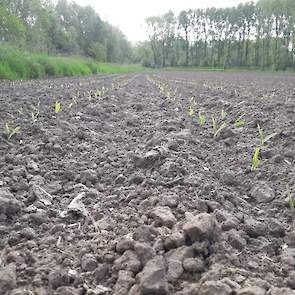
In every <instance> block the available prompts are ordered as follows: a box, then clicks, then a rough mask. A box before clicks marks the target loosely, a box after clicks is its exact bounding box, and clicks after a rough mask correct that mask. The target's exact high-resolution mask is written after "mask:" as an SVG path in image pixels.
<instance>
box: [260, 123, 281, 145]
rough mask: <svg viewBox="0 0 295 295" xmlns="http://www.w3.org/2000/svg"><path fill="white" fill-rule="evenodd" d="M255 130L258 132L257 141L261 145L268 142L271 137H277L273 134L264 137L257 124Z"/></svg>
mask: <svg viewBox="0 0 295 295" xmlns="http://www.w3.org/2000/svg"><path fill="white" fill-rule="evenodd" d="M257 128H258V132H259V140H260V143H261V145H264V144H265V143H266V142H268V141H269V140H271V139H272V138H273V137H275V136H276V135H277V133H276V132H274V133H272V134H270V135H268V136H264V132H263V129H262V128H261V127H260V125H259V124H257Z"/></svg>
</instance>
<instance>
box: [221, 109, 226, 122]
mask: <svg viewBox="0 0 295 295" xmlns="http://www.w3.org/2000/svg"><path fill="white" fill-rule="evenodd" d="M226 116H227V112H226V111H225V110H221V120H224V119H225V118H226Z"/></svg>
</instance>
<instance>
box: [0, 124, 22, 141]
mask: <svg viewBox="0 0 295 295" xmlns="http://www.w3.org/2000/svg"><path fill="white" fill-rule="evenodd" d="M20 130H21V128H20V127H19V126H17V127H15V128H11V127H10V126H9V124H8V123H5V127H4V134H5V135H6V137H7V139H8V140H10V139H11V137H12V136H14V135H16V134H19V133H20Z"/></svg>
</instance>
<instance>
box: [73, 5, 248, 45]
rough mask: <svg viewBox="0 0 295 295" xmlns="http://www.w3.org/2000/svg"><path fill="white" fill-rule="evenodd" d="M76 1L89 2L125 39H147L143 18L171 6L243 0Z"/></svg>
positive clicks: (182, 6) (188, 6)
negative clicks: (118, 29)
mask: <svg viewBox="0 0 295 295" xmlns="http://www.w3.org/2000/svg"><path fill="white" fill-rule="evenodd" d="M73 1H75V2H76V3H78V4H79V5H83V6H84V5H90V6H92V7H93V8H94V9H95V10H96V12H97V13H98V14H99V16H100V17H101V18H102V19H103V20H106V21H108V22H109V23H111V24H112V25H114V26H117V27H119V28H120V30H121V31H122V32H123V33H124V34H125V35H126V36H127V38H128V40H129V41H133V42H135V41H143V40H146V39H147V36H146V33H145V31H144V29H143V23H144V19H145V18H146V17H149V16H154V15H160V14H163V13H166V12H168V10H172V11H173V12H174V13H176V14H178V13H179V12H180V11H181V10H184V9H189V8H191V9H194V8H206V7H212V6H214V7H228V6H236V5H238V4H239V3H242V2H247V0H98V1H97V0H73Z"/></svg>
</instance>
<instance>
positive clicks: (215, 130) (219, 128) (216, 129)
mask: <svg viewBox="0 0 295 295" xmlns="http://www.w3.org/2000/svg"><path fill="white" fill-rule="evenodd" d="M226 126H227V124H226V123H222V124H221V125H220V126H218V124H217V122H216V120H215V118H214V117H212V129H213V137H214V138H216V137H218V136H219V135H220V132H221V131H222V130H223V129H224V128H225V127H226Z"/></svg>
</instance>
